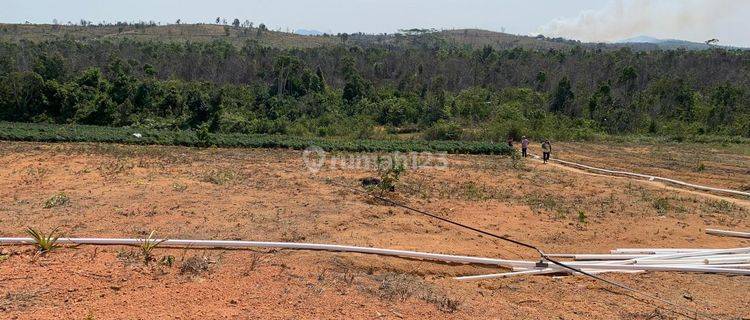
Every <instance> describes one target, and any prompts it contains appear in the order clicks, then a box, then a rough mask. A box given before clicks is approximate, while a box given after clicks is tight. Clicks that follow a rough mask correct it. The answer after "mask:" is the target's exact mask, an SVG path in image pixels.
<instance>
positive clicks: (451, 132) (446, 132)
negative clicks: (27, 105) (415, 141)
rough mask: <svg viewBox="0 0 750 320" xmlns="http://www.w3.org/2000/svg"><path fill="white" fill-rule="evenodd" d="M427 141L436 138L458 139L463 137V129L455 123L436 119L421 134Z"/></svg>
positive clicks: (445, 139)
mask: <svg viewBox="0 0 750 320" xmlns="http://www.w3.org/2000/svg"><path fill="white" fill-rule="evenodd" d="M422 136H423V137H424V139H425V140H427V141H436V140H444V141H451V140H460V139H461V138H462V137H463V129H461V126H459V125H458V124H456V123H453V122H446V121H445V120H442V119H441V120H438V121H437V122H435V124H433V125H432V127H430V128H428V129H427V130H425V132H424V134H423V135H422Z"/></svg>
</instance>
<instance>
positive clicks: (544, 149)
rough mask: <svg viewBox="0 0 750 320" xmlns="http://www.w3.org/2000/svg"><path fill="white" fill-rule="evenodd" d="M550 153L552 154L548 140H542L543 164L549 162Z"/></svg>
mask: <svg viewBox="0 0 750 320" xmlns="http://www.w3.org/2000/svg"><path fill="white" fill-rule="evenodd" d="M550 153H552V144H551V143H550V142H549V139H544V142H542V159H543V160H544V163H547V161H549V154H550Z"/></svg>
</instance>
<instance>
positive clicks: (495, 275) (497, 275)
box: [453, 269, 560, 281]
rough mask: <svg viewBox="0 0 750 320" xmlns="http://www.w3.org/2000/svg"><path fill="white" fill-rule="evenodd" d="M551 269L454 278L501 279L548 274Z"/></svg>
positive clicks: (466, 279) (463, 279) (468, 279)
mask: <svg viewBox="0 0 750 320" xmlns="http://www.w3.org/2000/svg"><path fill="white" fill-rule="evenodd" d="M550 270H551V269H540V270H525V271H514V272H505V273H496V274H483V275H478V276H463V277H455V278H453V279H455V280H459V281H471V280H486V279H499V278H509V277H514V276H523V275H535V274H546V273H548V272H549V271H550ZM552 271H554V270H552ZM556 272H560V271H556ZM552 273H554V272H552Z"/></svg>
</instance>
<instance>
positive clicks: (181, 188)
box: [172, 182, 187, 192]
mask: <svg viewBox="0 0 750 320" xmlns="http://www.w3.org/2000/svg"><path fill="white" fill-rule="evenodd" d="M172 190H174V191H177V192H183V191H185V190H187V185H185V184H182V183H179V182H175V183H173V184H172Z"/></svg>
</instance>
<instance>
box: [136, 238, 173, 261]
mask: <svg viewBox="0 0 750 320" xmlns="http://www.w3.org/2000/svg"><path fill="white" fill-rule="evenodd" d="M154 235H156V231H155V230H154V231H151V233H150V234H149V235H148V238H146V239H143V240H141V244H140V249H141V257H143V263H144V264H149V262H151V261H153V260H154V255H153V253H152V251H153V250H154V249H155V248H156V247H158V246H159V245H160V244H162V243H163V242H164V241H167V240H166V239H162V240H156V239H155V238H154Z"/></svg>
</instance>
